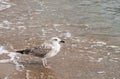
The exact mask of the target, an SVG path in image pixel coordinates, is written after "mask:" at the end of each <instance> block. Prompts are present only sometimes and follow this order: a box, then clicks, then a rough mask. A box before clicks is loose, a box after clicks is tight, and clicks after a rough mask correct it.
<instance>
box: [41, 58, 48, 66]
mask: <svg viewBox="0 0 120 79" xmlns="http://www.w3.org/2000/svg"><path fill="white" fill-rule="evenodd" d="M42 63H43V66H44V67H46V66H47V60H46V58H43V59H42Z"/></svg>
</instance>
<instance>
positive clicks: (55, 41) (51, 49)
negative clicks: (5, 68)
mask: <svg viewBox="0 0 120 79" xmlns="http://www.w3.org/2000/svg"><path fill="white" fill-rule="evenodd" d="M61 43H65V41H63V40H61V39H60V38H58V37H52V38H51V39H50V40H48V41H46V42H44V43H43V44H41V45H39V46H35V47H32V48H28V49H24V50H18V51H16V52H17V53H21V54H28V55H33V56H36V57H40V58H42V63H43V66H44V67H47V58H51V57H53V56H55V55H57V54H58V52H59V51H60V48H61Z"/></svg>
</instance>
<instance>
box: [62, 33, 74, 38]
mask: <svg viewBox="0 0 120 79" xmlns="http://www.w3.org/2000/svg"><path fill="white" fill-rule="evenodd" d="M64 35H65V37H66V38H70V37H71V36H72V34H71V33H70V32H66V33H64Z"/></svg>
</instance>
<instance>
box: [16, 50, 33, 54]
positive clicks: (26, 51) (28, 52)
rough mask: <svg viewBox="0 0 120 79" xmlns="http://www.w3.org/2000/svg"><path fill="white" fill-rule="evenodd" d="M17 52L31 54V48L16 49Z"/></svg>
mask: <svg viewBox="0 0 120 79" xmlns="http://www.w3.org/2000/svg"><path fill="white" fill-rule="evenodd" d="M15 52H17V53H21V54H30V52H31V50H30V49H24V50H18V51H15Z"/></svg>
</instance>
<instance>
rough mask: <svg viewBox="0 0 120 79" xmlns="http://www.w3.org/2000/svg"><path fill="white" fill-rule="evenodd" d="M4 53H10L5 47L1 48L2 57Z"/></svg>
mask: <svg viewBox="0 0 120 79" xmlns="http://www.w3.org/2000/svg"><path fill="white" fill-rule="evenodd" d="M4 53H9V52H8V51H7V50H5V48H4V47H3V46H0V55H1V54H4Z"/></svg>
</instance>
